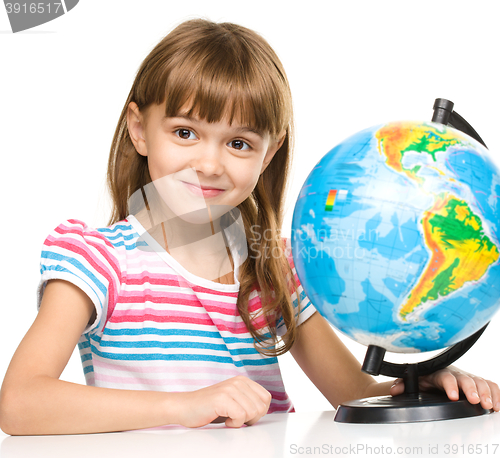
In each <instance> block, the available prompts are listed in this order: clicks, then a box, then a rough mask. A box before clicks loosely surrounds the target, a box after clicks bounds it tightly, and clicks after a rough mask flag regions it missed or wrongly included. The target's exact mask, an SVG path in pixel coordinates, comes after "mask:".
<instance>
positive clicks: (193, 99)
mask: <svg viewBox="0 0 500 458" xmlns="http://www.w3.org/2000/svg"><path fill="white" fill-rule="evenodd" d="M229 25H230V24H229ZM221 26H224V24H221ZM252 35H253V33H252V32H251V31H249V36H246V37H245V40H239V39H238V40H237V39H235V37H234V36H233V34H232V31H228V33H226V34H225V35H223V36H220V35H219V36H218V37H217V39H216V40H214V39H213V37H211V36H210V34H207V35H206V36H205V37H201V38H200V39H198V40H192V37H191V40H190V45H189V46H186V47H179V48H178V49H177V50H176V51H177V52H175V53H172V54H171V55H170V56H164V61H163V65H161V66H159V67H157V68H156V69H151V70H152V71H153V72H154V73H156V74H155V75H154V78H152V76H153V75H152V74H150V75H149V76H150V78H147V79H148V80H149V84H148V85H147V86H146V85H144V86H143V88H144V89H145V92H144V93H143V94H136V97H135V99H136V100H140V101H141V102H143V103H142V104H141V103H138V105H139V108H142V107H143V106H145V105H149V104H150V103H158V104H159V103H163V102H165V101H166V106H165V115H166V116H169V117H171V116H176V115H179V114H183V115H188V116H191V115H196V116H198V117H200V118H201V119H204V120H206V121H208V122H218V121H221V120H222V119H228V121H229V122H230V123H232V122H237V123H240V124H242V125H246V126H249V127H251V128H253V129H255V130H257V131H259V132H269V133H270V134H271V135H273V136H277V135H278V134H280V133H281V132H283V131H287V132H288V130H289V126H290V123H291V121H292V117H293V113H292V106H291V94H290V91H289V86H288V82H287V80H286V76H285V73H284V71H283V70H282V69H279V68H277V67H276V64H275V60H276V59H277V57H276V56H271V55H269V51H267V50H265V49H264V48H263V47H261V46H255V44H256V43H254V42H253V41H252V40H255V37H253V36H252ZM202 38H203V39H202ZM259 40H260V38H259ZM256 41H257V40H256ZM242 42H243V44H246V46H244V45H242ZM257 44H258V43H257ZM256 49H257V51H260V52H256ZM278 61H279V60H278ZM151 83H153V84H151ZM146 91H147V92H149V93H146ZM141 105H142V107H141Z"/></svg>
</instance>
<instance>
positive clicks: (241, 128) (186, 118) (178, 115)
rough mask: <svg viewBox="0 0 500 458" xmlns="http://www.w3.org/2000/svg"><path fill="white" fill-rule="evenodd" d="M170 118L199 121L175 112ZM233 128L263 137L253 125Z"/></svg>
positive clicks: (165, 117) (164, 118)
mask: <svg viewBox="0 0 500 458" xmlns="http://www.w3.org/2000/svg"><path fill="white" fill-rule="evenodd" d="M169 117H170V116H164V117H163V121H165V120H166V119H167V118H169ZM171 117H172V118H183V119H185V120H186V121H190V122H195V123H196V122H199V121H200V119H199V118H197V117H193V116H188V115H185V114H180V113H179V114H176V115H174V116H171ZM234 129H236V130H238V131H240V132H251V133H254V134H256V135H258V136H259V137H261V138H264V133H263V132H262V131H260V130H258V129H256V128H254V127H251V126H237V127H236V126H235V127H234Z"/></svg>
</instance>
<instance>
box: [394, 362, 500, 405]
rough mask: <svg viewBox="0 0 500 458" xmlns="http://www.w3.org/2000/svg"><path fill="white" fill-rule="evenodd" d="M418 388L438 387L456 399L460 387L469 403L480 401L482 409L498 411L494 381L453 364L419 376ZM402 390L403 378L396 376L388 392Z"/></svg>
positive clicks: (498, 394) (498, 392) (499, 399)
mask: <svg viewBox="0 0 500 458" xmlns="http://www.w3.org/2000/svg"><path fill="white" fill-rule="evenodd" d="M419 388H420V389H421V390H422V391H426V390H428V389H431V388H439V389H441V390H443V391H445V392H446V394H447V395H448V397H449V398H450V399H451V400H452V401H457V400H458V397H459V395H458V393H459V389H461V390H462V391H463V392H464V394H465V396H466V397H467V400H468V401H469V402H470V403H471V404H478V403H479V402H481V406H482V407H483V408H484V409H493V410H495V411H496V412H498V411H500V388H498V385H497V384H496V383H494V382H492V381H490V380H485V379H483V378H481V377H478V376H477V375H473V374H469V373H468V372H465V371H463V370H460V369H458V368H457V367H454V366H448V367H447V368H445V369H442V370H440V371H437V372H434V373H433V374H430V375H423V376H421V377H420V378H419ZM403 392H404V383H403V379H401V378H398V379H396V381H395V382H394V385H392V387H391V391H390V394H391V395H392V396H397V395H398V394H402V393H403Z"/></svg>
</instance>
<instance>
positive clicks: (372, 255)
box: [292, 122, 500, 352]
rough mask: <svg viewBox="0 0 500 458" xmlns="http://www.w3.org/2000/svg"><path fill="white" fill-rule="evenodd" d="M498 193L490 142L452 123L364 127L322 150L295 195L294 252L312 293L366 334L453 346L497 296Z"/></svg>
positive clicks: (333, 316)
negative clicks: (483, 142) (482, 142)
mask: <svg viewBox="0 0 500 458" xmlns="http://www.w3.org/2000/svg"><path fill="white" fill-rule="evenodd" d="M499 196H500V174H499V170H498V168H497V166H496V165H495V164H494V163H493V162H492V161H491V159H490V156H489V153H488V150H486V149H485V148H484V147H483V146H482V145H480V144H479V143H478V142H476V141H475V140H473V139H472V138H470V137H468V136H467V135H465V134H463V133H461V132H459V131H457V130H455V129H453V128H450V127H446V126H443V125H440V124H434V123H416V122H397V123H389V124H385V125H382V126H377V127H374V128H371V129H366V130H364V131H362V132H359V133H358V134H356V135H354V136H352V137H350V138H348V139H347V140H345V141H344V142H342V143H341V144H340V145H338V146H337V147H336V148H334V149H333V150H332V151H330V152H329V153H328V154H326V155H325V156H324V157H323V158H322V159H321V160H320V162H319V163H318V164H317V165H316V166H315V167H314V169H313V170H312V172H311V173H310V175H309V177H308V178H307V180H306V182H305V183H304V186H303V187H302V190H301V193H300V194H299V197H298V199H297V203H296V207H295V211H294V216H293V223H292V251H293V253H294V261H295V266H296V268H297V273H298V275H299V278H300V280H301V282H302V284H303V286H304V290H305V293H306V294H307V295H308V296H309V297H310V298H311V301H312V302H313V304H314V305H315V306H316V307H317V308H318V310H319V311H320V313H322V315H323V316H325V317H326V318H327V319H328V320H329V321H330V322H331V323H332V324H333V325H334V326H335V327H336V328H338V329H339V330H340V331H342V332H344V333H346V334H347V335H349V336H350V337H352V338H353V339H355V340H357V341H358V342H360V343H363V344H366V345H369V344H374V345H379V346H382V347H384V348H386V349H387V350H390V351H397V352H416V351H430V350H435V349H439V348H444V347H447V346H449V345H452V344H454V343H456V342H458V341H460V340H462V339H464V338H466V337H468V336H469V335H471V334H473V333H474V332H475V331H477V330H478V329H480V328H481V327H482V326H483V325H484V324H486V322H488V321H489V319H490V318H491V316H492V315H493V314H494V313H495V312H496V310H497V309H498V308H499V306H500V291H499V289H500V288H499V285H500V281H499V280H500V265H499V246H500V244H499V240H498V237H497V234H498V230H499V228H498V224H499V221H500V202H499V199H500V197H499ZM348 231H351V232H350V233H356V234H358V236H357V237H345V234H346V233H348ZM339 233H340V234H343V235H344V236H339ZM352 253H354V255H352ZM349 254H351V255H349Z"/></svg>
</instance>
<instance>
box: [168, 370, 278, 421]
mask: <svg viewBox="0 0 500 458" xmlns="http://www.w3.org/2000/svg"><path fill="white" fill-rule="evenodd" d="M178 394H180V395H181V396H184V397H185V398H186V402H183V403H182V404H181V409H182V411H181V413H180V414H179V417H180V424H181V425H183V426H187V427H188V428H198V427H200V426H204V425H207V424H209V423H212V422H214V423H222V422H223V421H224V422H225V423H226V426H228V427H231V428H239V427H240V426H242V425H243V424H246V425H248V426H250V425H253V424H254V423H256V422H257V421H258V420H259V419H260V418H261V417H262V416H264V415H265V414H266V413H267V411H268V410H269V405H270V404H271V394H270V393H269V391H267V390H266V389H265V388H264V387H262V386H261V385H259V384H258V383H256V382H254V381H253V380H250V379H249V378H248V377H244V376H242V375H240V376H237V377H233V378H230V379H228V380H224V381H223V382H220V383H216V384H215V385H212V386H208V387H206V388H202V389H200V390H196V391H191V392H187V393H178Z"/></svg>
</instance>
